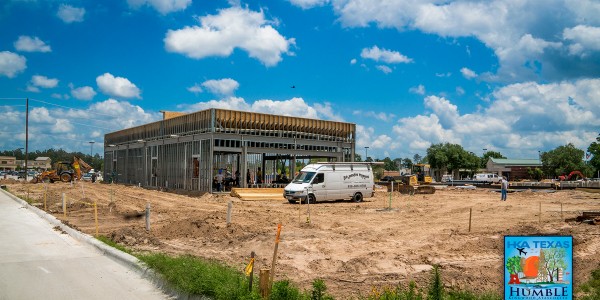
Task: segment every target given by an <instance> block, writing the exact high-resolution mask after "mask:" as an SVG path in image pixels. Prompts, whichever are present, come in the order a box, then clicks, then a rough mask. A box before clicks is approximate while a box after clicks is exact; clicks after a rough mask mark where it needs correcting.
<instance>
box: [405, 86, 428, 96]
mask: <svg viewBox="0 0 600 300" xmlns="http://www.w3.org/2000/svg"><path fill="white" fill-rule="evenodd" d="M408 91H409V92H411V93H413V94H417V95H425V86H424V85H422V84H419V85H418V86H413V87H411V88H410V89H408Z"/></svg>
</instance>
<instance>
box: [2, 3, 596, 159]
mask: <svg viewBox="0 0 600 300" xmlns="http://www.w3.org/2000/svg"><path fill="white" fill-rule="evenodd" d="M598 16H600V1H593V0H564V1H558V0H547V1H536V0H532V1H525V0H486V1H476V0H471V1H463V0H457V1H451V0H387V1H380V0H270V1H265V0H262V1H254V0H252V1H242V0H229V1H227V0H107V1H92V0H72V1H69V0H63V1H55V0H4V1H2V2H1V3H0V128H1V130H0V150H14V149H18V148H24V147H25V110H26V109H25V98H28V99H29V105H30V107H29V149H30V151H31V150H33V151H35V150H44V149H49V148H55V149H59V148H62V149H64V150H67V151H80V152H83V153H89V152H92V153H94V154H95V153H99V154H100V155H102V149H101V148H102V144H103V140H104V135H105V134H106V133H109V132H112V131H117V130H121V129H124V128H128V127H132V126H137V125H141V124H146V123H149V122H153V121H157V120H160V118H161V116H162V115H161V113H160V111H162V110H166V111H181V112H194V111H198V110H204V109H208V108H213V107H214V108H223V109H234V110H243V111H255V112H261V113H269V114H281V115H289V116H299V117H308V118H318V119H324V120H335V121H343V122H351V123H355V124H356V129H357V140H356V151H357V153H358V154H361V155H363V156H364V154H365V152H366V151H368V156H370V157H373V158H380V159H383V158H385V157H390V158H392V159H394V158H405V157H410V158H412V157H413V156H414V155H415V154H419V155H421V156H424V155H425V154H426V151H427V148H428V147H429V146H430V145H432V144H437V143H446V142H448V143H455V144H460V145H462V147H463V148H464V149H465V150H467V151H471V152H473V153H475V154H476V155H478V156H481V155H482V154H483V152H485V151H486V150H487V151H497V152H500V153H502V154H503V155H504V156H506V157H508V158H537V157H538V151H542V152H544V151H550V150H552V149H554V148H556V147H558V146H561V145H566V144H567V143H573V144H574V145H575V146H576V147H578V148H580V149H582V150H586V149H587V147H588V146H589V145H590V143H592V142H593V141H595V139H596V137H598V134H599V132H600V17H598ZM90 142H94V144H92V143H90ZM365 147H369V148H368V150H367V149H366V148H365Z"/></svg>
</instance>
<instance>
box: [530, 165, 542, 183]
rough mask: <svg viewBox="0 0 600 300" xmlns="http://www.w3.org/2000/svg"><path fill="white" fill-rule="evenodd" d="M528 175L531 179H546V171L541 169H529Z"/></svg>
mask: <svg viewBox="0 0 600 300" xmlns="http://www.w3.org/2000/svg"><path fill="white" fill-rule="evenodd" d="M527 175H529V179H535V180H542V178H543V177H544V171H542V169H540V168H533V169H532V168H529V167H528V168H527Z"/></svg>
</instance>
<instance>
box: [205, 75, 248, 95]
mask: <svg viewBox="0 0 600 300" xmlns="http://www.w3.org/2000/svg"><path fill="white" fill-rule="evenodd" d="M202 87H204V88H206V89H207V90H208V91H209V92H211V93H213V94H214V95H217V96H231V95H233V93H234V92H235V90H237V89H238V87H240V84H239V83H238V82H237V81H235V80H233V79H231V78H224V79H219V80H215V79H211V80H207V81H205V82H203V83H202Z"/></svg>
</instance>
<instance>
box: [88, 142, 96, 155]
mask: <svg viewBox="0 0 600 300" xmlns="http://www.w3.org/2000/svg"><path fill="white" fill-rule="evenodd" d="M88 143H90V156H92V152H94V143H95V142H94V141H91V142H88ZM92 157H93V156H92Z"/></svg>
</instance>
